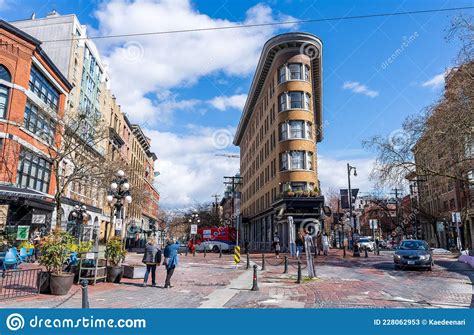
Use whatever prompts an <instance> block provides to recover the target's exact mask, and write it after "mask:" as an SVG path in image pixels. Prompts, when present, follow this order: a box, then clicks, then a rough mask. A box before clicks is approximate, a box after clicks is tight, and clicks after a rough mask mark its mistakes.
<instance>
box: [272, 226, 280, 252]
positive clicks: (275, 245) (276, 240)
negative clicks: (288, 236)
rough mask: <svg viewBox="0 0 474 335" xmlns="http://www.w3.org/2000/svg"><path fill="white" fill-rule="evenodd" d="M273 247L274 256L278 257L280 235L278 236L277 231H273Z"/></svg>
mask: <svg viewBox="0 0 474 335" xmlns="http://www.w3.org/2000/svg"><path fill="white" fill-rule="evenodd" d="M273 247H274V248H275V256H276V258H280V236H278V233H277V232H275V236H274V237H273Z"/></svg>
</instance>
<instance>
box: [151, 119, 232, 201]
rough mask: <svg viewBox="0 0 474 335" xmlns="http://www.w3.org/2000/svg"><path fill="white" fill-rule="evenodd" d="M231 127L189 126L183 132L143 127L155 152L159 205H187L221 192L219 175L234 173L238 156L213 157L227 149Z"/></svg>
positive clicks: (229, 142)
mask: <svg viewBox="0 0 474 335" xmlns="http://www.w3.org/2000/svg"><path fill="white" fill-rule="evenodd" d="M234 132H235V129H234V128H231V127H229V128H222V129H217V128H206V127H200V126H188V130H187V132H186V133H185V134H182V135H178V134H174V133H171V132H160V131H156V130H149V129H145V133H146V135H147V136H149V137H150V138H151V140H152V150H153V151H154V152H156V153H157V155H158V160H157V162H156V169H157V170H158V171H160V175H159V176H158V177H157V178H156V182H157V188H158V190H159V192H160V195H161V196H160V205H161V206H163V207H166V208H183V207H189V206H191V205H193V204H194V202H196V201H198V202H208V201H211V195H212V194H215V193H216V192H217V193H222V190H223V188H224V186H223V184H222V181H223V179H222V177H224V176H230V175H234V174H235V173H236V172H237V171H238V169H239V160H238V159H229V158H225V157H216V156H215V154H216V153H218V152H219V150H224V149H225V150H226V151H227V150H230V149H231V148H232V139H233V134H234Z"/></svg>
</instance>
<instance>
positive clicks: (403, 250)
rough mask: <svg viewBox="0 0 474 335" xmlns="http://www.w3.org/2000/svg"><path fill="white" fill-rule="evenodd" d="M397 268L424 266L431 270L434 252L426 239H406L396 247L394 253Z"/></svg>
mask: <svg viewBox="0 0 474 335" xmlns="http://www.w3.org/2000/svg"><path fill="white" fill-rule="evenodd" d="M393 262H394V266H395V269H396V270H398V269H400V268H424V269H428V270H430V271H431V268H432V267H433V265H434V262H433V253H432V251H431V249H430V247H429V245H428V243H427V242H426V241H423V240H404V241H402V242H401V243H400V245H399V246H398V247H396V248H395V254H394V255H393Z"/></svg>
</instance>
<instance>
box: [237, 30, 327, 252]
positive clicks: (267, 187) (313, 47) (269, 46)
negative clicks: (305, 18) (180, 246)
mask: <svg viewBox="0 0 474 335" xmlns="http://www.w3.org/2000/svg"><path fill="white" fill-rule="evenodd" d="M321 76H322V43H321V41H320V40H319V39H318V38H317V37H316V36H314V35H311V34H307V33H288V34H283V35H279V36H276V37H273V38H272V39H270V40H269V41H268V42H267V43H266V44H265V45H264V47H263V51H262V55H261V56H260V60H259V63H258V66H257V70H256V73H255V76H254V79H253V82H252V86H251V89H250V92H249V95H248V98H247V102H246V104H245V107H244V111H243V114H242V117H241V120H240V123H239V126H238V129H237V132H236V135H235V138H234V144H235V145H237V146H239V147H240V157H241V161H240V171H241V175H242V177H243V187H242V191H241V192H242V194H241V212H240V214H241V218H242V226H241V227H240V231H241V233H242V234H243V241H246V242H249V243H250V247H251V248H253V249H258V250H268V249H270V247H271V243H272V240H273V235H274V233H275V232H278V233H279V236H280V239H281V242H282V246H283V247H284V248H287V247H288V246H289V240H290V238H292V237H293V236H294V234H292V233H293V232H296V231H297V230H298V228H309V229H312V228H311V227H314V226H315V225H317V224H318V222H317V221H316V220H317V219H319V217H320V213H321V206H322V205H323V203H324V198H323V197H321V196H320V195H319V181H318V173H317V150H316V143H317V142H320V141H321V140H322V77H321ZM288 217H292V218H293V221H294V226H293V225H291V224H288ZM290 221H291V218H290ZM290 232H291V233H290Z"/></svg>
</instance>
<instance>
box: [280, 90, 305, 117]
mask: <svg viewBox="0 0 474 335" xmlns="http://www.w3.org/2000/svg"><path fill="white" fill-rule="evenodd" d="M310 100H311V96H310V95H309V93H306V92H302V91H291V92H285V93H282V94H280V96H279V106H278V107H279V111H280V112H283V111H285V110H288V109H305V110H310V109H311V102H310Z"/></svg>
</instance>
